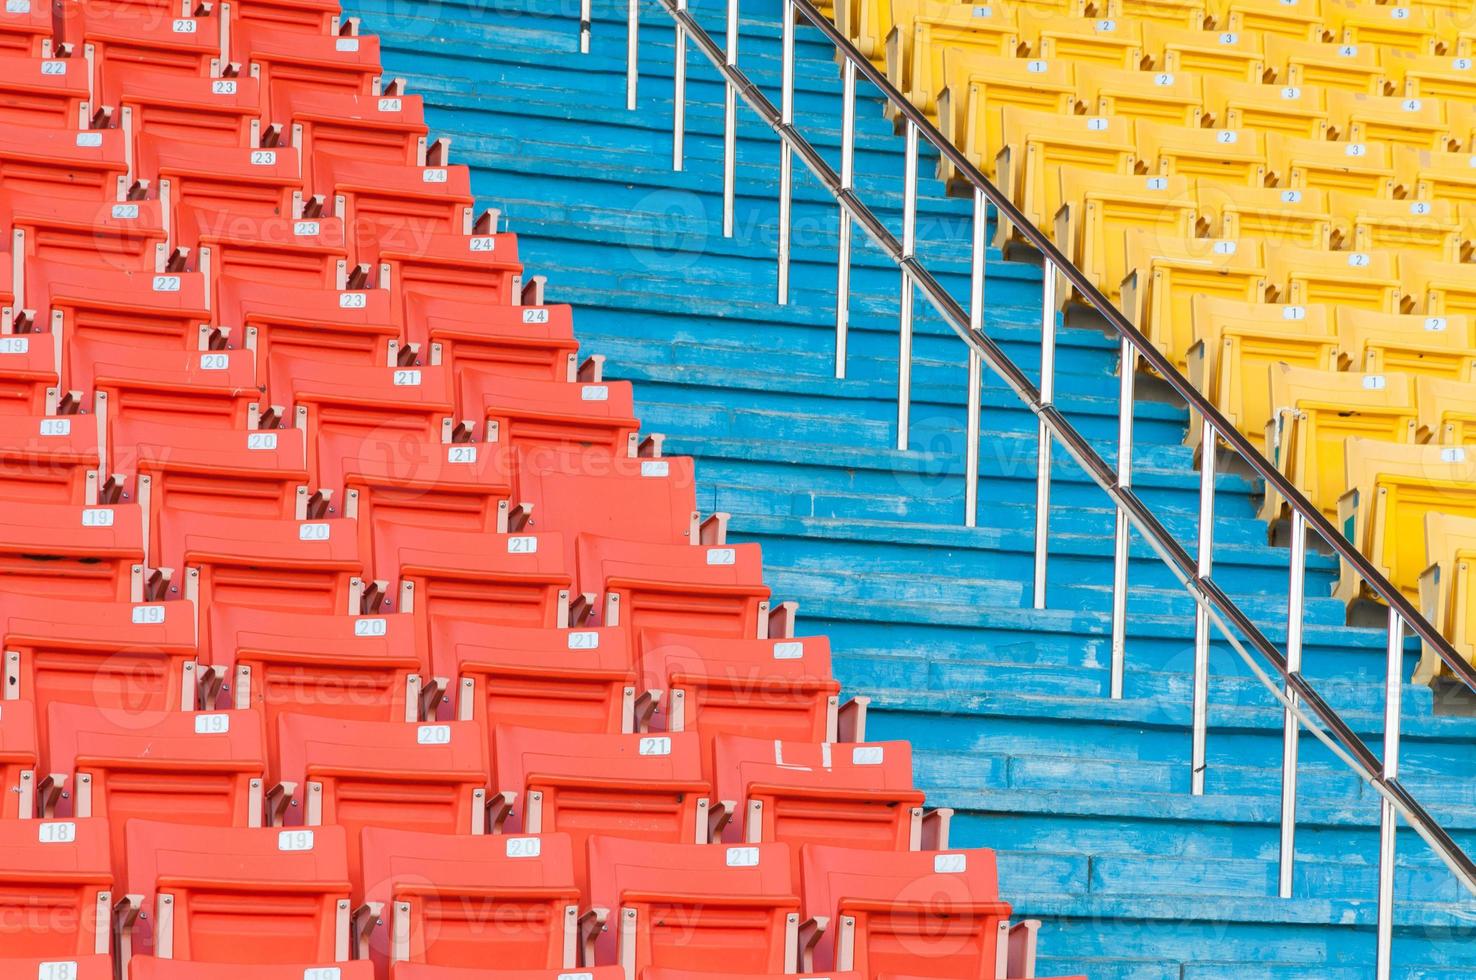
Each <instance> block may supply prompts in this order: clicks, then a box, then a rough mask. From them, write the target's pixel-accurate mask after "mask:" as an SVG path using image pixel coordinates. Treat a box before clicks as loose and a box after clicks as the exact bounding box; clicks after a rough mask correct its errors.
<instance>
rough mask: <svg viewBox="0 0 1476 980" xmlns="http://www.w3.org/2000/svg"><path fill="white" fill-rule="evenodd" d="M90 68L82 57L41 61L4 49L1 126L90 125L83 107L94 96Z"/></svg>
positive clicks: (0, 72) (0, 63) (0, 78)
mask: <svg viewBox="0 0 1476 980" xmlns="http://www.w3.org/2000/svg"><path fill="white" fill-rule="evenodd" d="M87 69H88V64H87V62H85V61H83V60H82V59H81V58H62V59H55V60H48V61H41V60H38V59H36V58H34V57H32V56H31V55H30V54H19V53H9V52H6V51H4V50H3V49H0V126H16V127H19V128H20V129H22V130H26V129H30V128H41V127H49V128H59V129H69V130H75V129H77V128H79V127H83V126H86V125H87V124H88V122H89V120H88V119H86V118H85V117H84V112H83V105H84V103H86V102H87V100H88V97H89V96H90V94H91V91H90V90H91V84H90V82H91V79H90V78H89V77H88V72H87Z"/></svg>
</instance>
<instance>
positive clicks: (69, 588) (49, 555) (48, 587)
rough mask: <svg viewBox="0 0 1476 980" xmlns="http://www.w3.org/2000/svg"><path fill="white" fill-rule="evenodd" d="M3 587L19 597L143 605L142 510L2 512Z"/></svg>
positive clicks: (45, 507)
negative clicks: (35, 596)
mask: <svg viewBox="0 0 1476 980" xmlns="http://www.w3.org/2000/svg"><path fill="white" fill-rule="evenodd" d="M0 587H3V588H4V590H5V591H6V592H8V593H13V594H17V595H40V596H50V597H52V598H59V599H98V600H106V601H112V602H129V601H133V602H138V601H141V600H142V599H143V591H144V575H143V520H142V513H141V512H140V510H139V508H138V505H136V504H110V505H106V506H97V507H90V506H86V505H84V506H81V507H77V506H73V505H71V504H41V503H31V504H27V505H26V506H25V507H18V508H11V509H8V510H3V511H0Z"/></svg>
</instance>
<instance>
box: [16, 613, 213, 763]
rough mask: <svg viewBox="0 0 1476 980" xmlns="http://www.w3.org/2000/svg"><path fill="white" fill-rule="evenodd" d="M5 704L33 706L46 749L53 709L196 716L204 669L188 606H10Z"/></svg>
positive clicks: (120, 714) (117, 715) (115, 715)
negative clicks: (15, 701)
mask: <svg viewBox="0 0 1476 980" xmlns="http://www.w3.org/2000/svg"><path fill="white" fill-rule="evenodd" d="M3 615H4V623H3V624H0V626H3V630H4V633H3V635H0V639H3V641H4V644H5V650H6V654H5V656H6V665H5V668H6V676H7V679H8V680H9V684H8V691H7V696H13V697H20V698H25V699H26V700H27V701H28V702H30V703H32V704H34V705H35V709H36V718H37V721H38V723H39V724H40V728H39V729H38V732H37V734H38V736H39V739H40V741H39V744H40V747H41V749H42V751H43V753H44V752H46V751H47V748H48V728H47V725H46V718H47V712H48V711H49V709H50V706H51V705H54V704H69V705H79V706H84V707H88V708H96V709H99V710H102V711H104V712H107V713H108V715H107V717H109V718H115V719H116V718H124V717H130V716H132V715H134V714H138V715H141V716H144V717H151V716H153V715H155V714H157V713H159V712H162V711H193V710H194V708H195V706H196V704H197V702H198V697H197V691H198V689H199V677H198V676H197V674H198V673H199V672H200V665H199V663H198V662H197V658H196V651H195V610H194V609H193V608H192V607H191V605H190V604H189V603H188V602H177V603H174V602H159V603H150V604H148V605H137V604H134V603H129V602H111V601H105V600H95V601H83V600H78V599H50V598H41V597H39V596H27V597H25V598H16V599H12V600H11V602H10V603H9V604H8V607H6V608H4V612H3Z"/></svg>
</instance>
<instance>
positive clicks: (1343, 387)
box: [1262, 364, 1417, 520]
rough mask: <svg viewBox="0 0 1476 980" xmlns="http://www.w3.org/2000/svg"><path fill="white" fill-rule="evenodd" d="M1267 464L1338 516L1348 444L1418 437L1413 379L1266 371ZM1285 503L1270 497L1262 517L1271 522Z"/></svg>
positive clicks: (1330, 516)
mask: <svg viewBox="0 0 1476 980" xmlns="http://www.w3.org/2000/svg"><path fill="white" fill-rule="evenodd" d="M1271 408H1272V412H1273V416H1272V419H1271V421H1270V422H1269V423H1267V426H1266V443H1267V446H1268V447H1269V448H1270V449H1271V458H1272V460H1274V461H1275V463H1276V466H1277V468H1278V469H1279V470H1280V471H1281V472H1282V473H1283V474H1285V476H1286V477H1287V479H1289V480H1291V481H1292V482H1293V483H1294V484H1296V485H1297V487H1298V488H1300V489H1301V491H1302V492H1303V493H1304V494H1306V496H1307V498H1308V499H1309V500H1310V501H1311V502H1312V503H1313V504H1315V505H1316V506H1318V507H1320V508H1321V509H1322V512H1323V513H1324V514H1326V515H1327V517H1328V519H1329V520H1332V519H1334V518H1336V516H1337V513H1338V499H1339V498H1340V497H1341V496H1342V495H1343V493H1344V492H1345V491H1346V490H1347V489H1348V486H1349V484H1348V483H1347V482H1346V480H1347V469H1346V466H1345V463H1344V458H1345V457H1344V443H1346V442H1347V441H1348V440H1349V439H1352V438H1372V439H1383V440H1388V441H1389V442H1391V443H1394V442H1401V443H1413V442H1414V440H1415V433H1416V431H1417V421H1416V414H1415V387H1414V379H1413V378H1412V377H1410V376H1409V375H1406V374H1353V373H1351V372H1346V371H1313V370H1309V369H1307V368H1293V367H1288V366H1286V365H1284V364H1281V365H1274V366H1272V368H1271ZM1283 506H1284V504H1283V501H1282V500H1281V498H1280V497H1279V496H1278V495H1276V494H1274V493H1269V492H1268V493H1267V495H1266V500H1265V503H1264V506H1263V511H1262V516H1263V517H1264V518H1266V519H1267V520H1274V519H1276V518H1277V517H1278V516H1279V515H1280V513H1281V511H1282V509H1283Z"/></svg>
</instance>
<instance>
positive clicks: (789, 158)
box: [778, 0, 794, 306]
mask: <svg viewBox="0 0 1476 980" xmlns="http://www.w3.org/2000/svg"><path fill="white" fill-rule="evenodd" d="M783 17H784V63H783V67H782V71H781V85H782V87H783V92H782V97H781V100H780V102H781V104H780V109H779V112H780V117H779V121H780V122H781V123H782V124H783V126H784V128H785V129H786V130H788V129H789V128H790V127H791V126H793V125H794V3H793V0H784V13H783ZM793 180H794V154H793V151H791V150H790V148H789V139H788V133H787V132H786V133H784V134H783V135H781V136H780V138H779V297H778V303H779V305H780V306H786V305H788V303H789V217H790V215H789V212H790V207H791V202H790V185H791V183H792V182H793Z"/></svg>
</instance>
